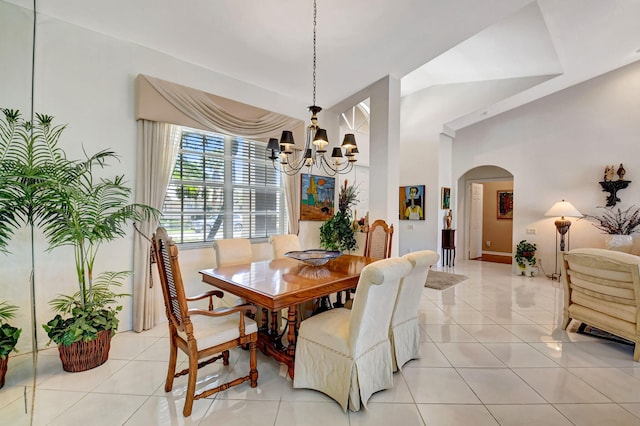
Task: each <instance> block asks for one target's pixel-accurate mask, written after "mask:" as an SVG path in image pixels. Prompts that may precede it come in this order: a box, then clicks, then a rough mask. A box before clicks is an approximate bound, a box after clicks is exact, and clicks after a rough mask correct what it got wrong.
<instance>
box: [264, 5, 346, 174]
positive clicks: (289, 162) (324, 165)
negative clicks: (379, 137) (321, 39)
mask: <svg viewBox="0 0 640 426" xmlns="http://www.w3.org/2000/svg"><path fill="white" fill-rule="evenodd" d="M317 13H318V9H317V6H316V0H313V105H311V106H310V107H309V111H310V112H311V124H310V125H309V126H308V127H307V131H306V140H305V145H304V149H302V150H300V149H299V148H296V146H295V142H294V140H293V133H292V132H291V131H289V130H285V131H283V132H282V136H281V138H280V141H278V139H276V138H271V139H269V143H268V144H267V152H268V153H270V155H269V157H268V158H269V159H270V160H271V162H272V164H273V167H274V168H275V169H276V170H279V171H280V172H281V173H285V174H287V175H290V176H291V175H295V174H296V173H299V172H300V170H301V169H302V168H303V167H307V171H308V172H309V173H311V172H312V170H313V167H314V166H315V167H317V168H318V169H321V170H323V171H324V172H325V173H326V174H327V175H329V176H335V175H336V174H342V173H349V172H350V171H351V169H352V168H353V163H355V162H356V161H357V160H356V154H357V153H358V147H357V145H356V138H355V136H354V134H353V133H347V134H346V135H344V140H343V141H342V145H341V148H338V147H335V148H333V150H332V151H331V157H329V158H328V156H327V145H329V138H328V137H327V131H326V130H325V129H321V128H320V126H318V113H319V112H320V111H322V108H321V107H319V106H317V105H316V17H317ZM342 149H344V155H343V154H342Z"/></svg>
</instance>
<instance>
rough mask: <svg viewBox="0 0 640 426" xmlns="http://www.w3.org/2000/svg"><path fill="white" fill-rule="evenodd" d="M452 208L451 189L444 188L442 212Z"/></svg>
mask: <svg viewBox="0 0 640 426" xmlns="http://www.w3.org/2000/svg"><path fill="white" fill-rule="evenodd" d="M450 208H451V188H446V187H444V186H443V187H442V210H448V209H450Z"/></svg>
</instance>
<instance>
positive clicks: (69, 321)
mask: <svg viewBox="0 0 640 426" xmlns="http://www.w3.org/2000/svg"><path fill="white" fill-rule="evenodd" d="M3 112H4V115H5V120H4V121H3V123H2V126H0V130H2V132H0V137H1V138H2V144H1V146H0V151H1V152H0V154H2V155H4V157H3V158H8V159H9V160H10V161H9V162H8V164H9V166H8V167H9V170H10V172H9V173H7V174H6V176H8V178H7V182H5V183H7V184H8V187H9V188H10V190H11V191H12V197H7V200H9V201H7V203H6V205H7V206H10V207H12V209H13V212H14V213H13V214H14V218H13V222H11V221H9V222H8V223H9V226H8V228H7V229H5V228H3V227H2V226H0V237H2V235H3V232H4V233H8V234H10V233H11V229H12V227H13V225H14V224H15V223H17V222H20V221H21V222H22V223H23V224H29V225H34V226H37V227H39V228H40V229H41V230H42V231H43V233H44V236H45V238H46V239H47V242H48V244H49V247H48V250H49V251H51V250H54V249H56V248H58V247H62V246H71V247H72V248H73V252H74V256H75V257H74V260H75V262H74V264H75V272H76V276H77V284H78V287H77V291H76V292H74V293H73V294H70V295H59V296H58V297H56V298H54V299H53V300H51V301H50V306H51V307H52V308H53V310H54V311H55V312H57V314H56V315H55V317H54V318H53V319H52V320H50V321H49V322H47V323H46V324H44V325H43V327H44V329H45V331H46V332H47V335H48V336H49V338H50V339H51V341H53V342H55V343H56V344H57V345H58V348H59V350H60V356H61V359H62V361H63V368H64V369H65V370H67V371H83V370H87V369H89V368H93V367H95V366H97V365H100V364H101V363H103V362H104V361H106V357H105V355H104V354H101V355H100V357H102V361H98V362H99V363H98V364H97V365H93V361H90V360H87V359H85V360H83V361H81V362H80V365H78V366H72V365H69V364H67V363H65V358H64V357H63V351H67V352H68V351H71V352H72V353H73V354H79V353H81V352H82V350H78V348H77V346H76V347H74V348H73V349H68V348H69V347H70V346H72V345H74V344H79V343H85V344H86V343H88V342H92V341H96V340H100V341H101V342H102V343H101V346H102V348H103V349H104V350H106V355H107V356H108V350H109V342H110V339H111V336H112V335H113V334H114V333H115V331H116V330H117V328H118V319H117V316H116V314H117V312H119V311H120V310H122V306H114V305H115V304H116V303H117V300H118V299H119V298H121V297H124V296H127V294H125V293H121V292H118V291H117V290H118V288H119V287H121V286H122V281H123V279H124V278H125V277H127V276H128V275H129V272H128V271H125V272H103V273H101V274H96V273H95V271H94V265H95V261H96V256H97V254H98V252H99V249H100V247H101V245H102V244H104V243H108V242H110V241H114V240H115V239H117V238H121V237H124V236H125V235H126V231H127V229H126V225H127V224H129V223H131V222H135V221H142V220H147V219H149V218H151V217H155V216H157V215H158V211H157V210H156V209H154V208H152V207H149V206H146V205H142V204H131V203H130V202H129V200H130V198H131V192H132V191H131V188H129V187H128V186H127V184H126V182H125V180H124V176H122V175H117V176H115V177H110V178H109V177H102V176H100V177H98V175H102V174H104V171H103V170H102V169H103V168H104V167H105V166H107V165H109V163H110V162H111V161H113V160H117V159H118V157H117V155H116V154H115V153H114V152H112V151H109V150H103V151H100V152H98V153H96V154H94V155H87V156H86V158H85V159H83V160H69V159H67V156H66V153H65V152H64V150H62V149H61V148H60V147H59V146H58V143H59V140H60V136H61V135H62V132H63V130H64V129H65V126H60V125H58V126H54V125H53V117H51V116H48V115H43V114H36V121H35V122H34V123H33V124H32V123H30V122H28V121H24V120H23V119H21V118H20V115H19V113H18V112H17V111H13V110H3ZM98 170H99V171H100V173H98ZM11 176H13V178H12V177H11ZM0 196H1V194H0ZM1 213H2V211H1V210H0V214H1ZM15 217H19V218H20V220H17V219H15ZM90 346H91V345H88V347H90ZM65 348H67V349H65ZM88 350H89V351H94V349H91V348H90V349H88ZM94 355H95V354H92V355H91V356H92V357H93V356H94ZM80 356H81V357H82V356H84V355H80ZM94 358H95V357H94ZM69 362H70V363H73V362H74V361H73V360H70V361H69Z"/></svg>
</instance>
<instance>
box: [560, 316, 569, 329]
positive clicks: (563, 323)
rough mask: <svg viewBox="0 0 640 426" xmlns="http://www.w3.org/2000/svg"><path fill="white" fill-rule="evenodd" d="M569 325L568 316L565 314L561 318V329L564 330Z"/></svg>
mask: <svg viewBox="0 0 640 426" xmlns="http://www.w3.org/2000/svg"><path fill="white" fill-rule="evenodd" d="M570 323H571V318H570V317H569V315H567V314H566V313H565V314H564V316H563V318H562V329H563V330H566V329H567V327H568V326H569V324H570Z"/></svg>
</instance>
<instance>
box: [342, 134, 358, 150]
mask: <svg viewBox="0 0 640 426" xmlns="http://www.w3.org/2000/svg"><path fill="white" fill-rule="evenodd" d="M342 147H343V148H355V147H356V137H355V135H354V134H353V133H347V134H346V135H344V140H343V141H342Z"/></svg>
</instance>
